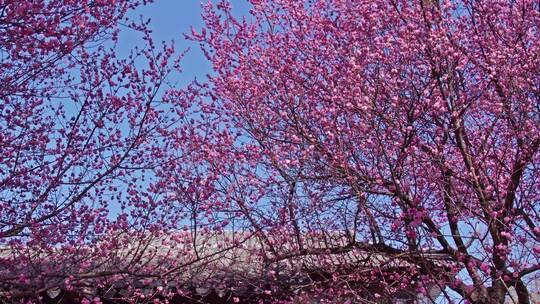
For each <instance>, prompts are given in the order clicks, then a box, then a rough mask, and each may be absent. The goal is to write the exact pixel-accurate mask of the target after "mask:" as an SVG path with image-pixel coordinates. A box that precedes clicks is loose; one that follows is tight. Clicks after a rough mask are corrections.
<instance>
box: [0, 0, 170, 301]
mask: <svg viewBox="0 0 540 304" xmlns="http://www.w3.org/2000/svg"><path fill="white" fill-rule="evenodd" d="M143 2H144V3H146V2H147V1H138V0H118V1H100V0H92V1H84V0H83V1H80V0H77V1H65V0H58V1H57V0H50V1H25V0H2V1H0V58H1V61H0V150H1V154H0V301H2V300H6V301H8V302H12V301H15V299H16V298H19V299H24V298H28V299H34V300H36V299H37V298H38V296H40V295H41V294H42V293H43V292H44V291H46V290H49V289H51V288H53V289H54V288H62V289H65V290H71V289H76V288H78V290H79V291H81V290H82V292H83V295H84V293H85V292H87V293H88V294H89V295H90V296H92V295H93V294H96V292H95V290H96V288H102V287H106V286H107V285H106V284H105V283H106V282H105V283H100V282H99V281H92V282H89V281H84V279H88V278H96V279H98V278H108V279H111V277H113V276H117V277H116V278H115V280H116V281H118V280H119V278H118V276H120V277H122V276H126V275H131V274H133V273H136V274H138V275H141V276H144V275H145V274H146V273H150V272H152V271H154V270H152V269H149V267H147V265H143V264H141V263H138V261H140V260H141V256H142V255H143V252H145V249H146V247H145V246H147V245H145V244H148V242H149V240H150V239H151V238H152V235H153V234H152V233H156V232H158V231H164V230H165V229H167V227H170V226H171V225H173V224H174V216H172V215H169V216H168V217H167V219H165V215H164V213H163V212H164V210H165V209H166V206H165V205H164V204H160V203H159V202H160V200H161V198H162V195H163V193H161V192H160V189H159V186H158V185H157V184H156V181H155V180H153V182H152V181H149V180H148V178H149V177H151V176H155V173H154V171H155V170H156V168H159V167H160V166H161V165H162V164H163V163H164V162H166V161H167V160H170V159H172V158H173V156H172V154H167V153H165V151H169V150H172V148H171V146H170V145H171V144H172V143H171V141H169V140H167V136H168V132H169V131H170V130H171V125H172V124H173V123H174V122H175V121H176V120H178V116H177V115H176V116H175V115H171V114H170V112H171V111H170V108H171V104H170V103H167V102H166V101H163V100H160V98H158V97H159V96H160V94H161V93H160V88H162V87H163V86H164V85H165V80H166V78H167V75H168V74H169V73H170V72H172V71H175V70H178V61H177V59H176V58H177V57H178V55H177V54H175V51H174V49H173V47H172V45H166V44H163V46H159V45H157V46H156V45H154V43H153V42H152V40H151V39H150V31H149V30H148V27H147V23H145V22H132V21H130V20H128V19H127V18H126V13H127V12H128V11H129V10H131V9H133V8H135V7H137V6H139V5H141V4H143ZM120 26H124V27H125V28H126V30H129V28H131V30H134V31H138V32H139V33H140V34H141V36H142V37H143V39H144V45H142V47H139V48H135V49H133V50H132V52H131V54H130V55H128V56H126V58H119V57H118V56H117V53H116V51H115V49H114V48H115V46H116V44H117V38H118V34H119V29H120ZM169 156H170V158H169ZM174 157H177V156H174ZM127 257H130V259H128V258H127ZM145 267H146V268H145ZM152 273H153V272H152ZM100 284H101V285H100ZM103 284H104V285H103ZM84 288H86V289H84ZM90 298H92V297H90ZM81 300H82V298H81Z"/></svg>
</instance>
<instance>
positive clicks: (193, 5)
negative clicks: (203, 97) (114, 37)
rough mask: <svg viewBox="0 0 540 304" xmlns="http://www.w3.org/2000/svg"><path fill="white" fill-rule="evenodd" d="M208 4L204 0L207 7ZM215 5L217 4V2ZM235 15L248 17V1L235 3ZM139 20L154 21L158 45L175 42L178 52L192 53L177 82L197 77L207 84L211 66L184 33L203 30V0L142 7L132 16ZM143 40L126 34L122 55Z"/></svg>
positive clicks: (165, 0) (162, 0)
mask: <svg viewBox="0 0 540 304" xmlns="http://www.w3.org/2000/svg"><path fill="white" fill-rule="evenodd" d="M207 1H208V0H203V2H204V3H206V2H207ZM212 2H214V3H215V2H217V1H216V0H213V1H212ZM231 3H232V6H233V12H234V13H235V15H238V16H240V15H247V14H248V11H249V7H250V4H249V3H248V2H247V0H231ZM130 15H131V16H132V17H135V18H136V19H137V18H138V16H139V15H142V16H143V17H144V18H150V19H151V24H150V27H151V29H152V31H153V35H152V37H153V39H154V41H155V42H156V43H158V42H160V41H162V40H165V41H171V40H175V42H176V48H177V50H178V51H183V50H186V49H188V48H189V49H190V51H189V52H188V53H187V54H186V56H185V57H184V60H183V61H182V70H183V73H182V74H181V75H175V76H174V77H175V79H174V80H175V81H179V84H181V85H185V84H187V83H189V82H191V81H192V80H193V79H194V78H195V77H197V78H198V79H199V80H203V79H204V77H205V75H206V74H208V73H209V72H210V65H209V64H208V62H207V61H206V59H205V58H204V56H203V54H202V52H201V51H200V48H199V46H198V45H197V44H195V43H192V42H190V41H186V40H185V39H184V37H183V33H190V32H191V27H192V26H194V27H195V28H196V29H200V28H201V27H202V26H203V22H202V18H201V0H154V3H151V4H148V5H146V6H144V7H140V8H138V9H136V10H135V11H132V12H131V14H130ZM140 43H141V40H140V36H138V35H136V34H135V33H133V32H128V31H124V32H123V33H122V35H121V36H120V49H119V51H120V53H123V51H126V52H127V51H128V50H129V49H131V48H132V47H133V46H135V45H137V44H140Z"/></svg>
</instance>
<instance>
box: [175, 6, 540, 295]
mask: <svg viewBox="0 0 540 304" xmlns="http://www.w3.org/2000/svg"><path fill="white" fill-rule="evenodd" d="M250 2H251V4H252V5H253V8H252V10H251V16H250V17H249V18H247V19H246V18H244V19H238V18H235V17H234V16H233V14H232V10H231V7H230V4H229V3H228V2H226V1H221V2H219V3H218V4H217V6H212V5H207V6H206V10H205V14H204V18H205V21H206V27H205V28H204V30H203V31H199V32H197V31H194V32H193V34H192V35H191V38H192V39H193V40H195V41H198V42H200V43H201V45H202V47H203V49H204V51H205V53H206V55H207V57H208V59H209V60H210V61H211V62H212V64H213V69H214V72H215V74H214V75H212V76H210V78H209V79H210V81H209V84H204V85H201V86H200V91H201V92H203V93H202V94H203V96H204V97H202V98H200V100H199V101H198V103H197V104H195V103H194V104H191V106H192V109H193V114H192V115H193V117H195V116H196V117H197V118H198V119H197V121H198V123H197V125H196V126H195V125H194V126H193V129H192V131H191V132H192V134H198V135H199V139H197V140H194V141H193V144H194V146H193V147H192V151H200V155H201V158H200V161H201V165H200V166H199V167H198V168H199V171H204V173H203V175H205V177H204V178H202V179H200V180H199V181H200V185H205V189H211V191H210V193H209V194H208V195H206V196H204V197H202V199H201V200H200V202H201V203H200V204H201V206H202V208H203V212H206V214H209V215H211V216H207V218H211V221H219V222H221V223H222V224H223V226H224V227H228V228H226V229H233V228H234V229H246V230H250V231H254V232H256V233H257V235H258V237H259V238H260V240H261V243H262V244H263V245H261V246H263V247H264V248H265V250H264V251H263V252H257V254H258V255H260V256H261V257H262V258H263V259H264V260H265V261H266V262H267V263H269V264H270V263H277V262H279V261H286V260H289V261H290V260H291V259H295V258H298V259H299V258H307V257H321V256H324V257H325V259H326V260H325V261H327V262H328V261H329V262H331V260H328V255H329V254H337V253H343V252H352V251H355V250H362V251H364V252H369V253H373V254H377V255H378V256H384V257H386V258H387V259H389V260H394V261H397V260H398V259H402V260H404V261H406V263H404V264H400V265H403V267H404V268H406V269H407V270H406V271H405V272H403V271H402V272H392V271H390V270H383V269H381V268H380V267H372V268H371V269H369V268H368V271H367V272H366V271H364V270H362V271H360V270H361V269H360V268H355V269H353V271H348V272H347V271H343V269H341V268H339V267H337V266H338V265H337V264H336V263H330V265H328V266H327V269H328V273H326V274H325V275H326V278H327V281H328V282H331V284H329V285H326V286H323V285H320V284H319V285H317V284H315V283H314V284H312V285H310V287H309V288H311V291H312V292H315V293H316V294H317V293H318V296H319V297H320V298H321V299H324V298H325V295H326V296H328V295H331V299H335V298H336V296H338V295H342V296H343V297H344V298H348V299H355V298H357V297H358V298H363V299H372V300H373V301H376V300H377V298H382V297H387V296H391V295H392V294H396V293H398V292H399V289H400V288H403V287H405V286H409V287H413V288H414V289H415V290H416V292H418V293H419V294H424V295H428V294H429V292H430V290H432V289H433V288H439V290H442V294H441V297H443V298H445V299H447V300H448V301H465V302H469V303H503V302H504V301H505V299H507V298H508V297H510V296H511V297H512V300H514V301H515V302H516V303H531V301H532V300H531V294H532V291H531V288H532V287H531V286H532V283H531V282H534V281H535V280H538V279H539V275H540V272H539V269H540V266H539V265H540V264H539V259H540V239H539V238H540V227H538V224H539V221H540V217H539V216H540V213H539V212H540V204H539V200H540V197H539V193H540V171H539V169H540V168H539V166H540V153H539V152H538V149H539V145H540V137H539V134H540V129H539V126H540V87H539V84H540V78H539V76H540V58H539V54H540V6H539V5H540V4H539V3H538V1H532V0H521V1H509V0H494V1H468V0H459V1H458V0H453V1H449V0H446V1H402V0H376V1H374V0H369V1H348V0H319V1H289V0H275V1H271V0H257V1H255V0H252V1H250ZM192 139H194V138H192ZM197 147H200V148H197ZM177 189H179V188H177ZM190 191H191V190H190ZM191 193H193V191H191V192H189V191H187V190H186V191H183V192H182V193H180V194H182V195H184V197H185V196H187V195H191ZM198 197H199V198H201V196H198ZM204 202H206V203H204ZM218 214H219V215H220V216H219V217H218ZM240 227H242V228H240ZM314 236H316V239H317V240H318V241H317V242H313V241H312V240H313V238H314ZM434 255H441V256H444V257H445V259H446V260H445V262H444V265H446V266H445V267H447V268H445V271H441V267H440V265H441V264H440V263H439V264H438V263H437V262H434V261H433V256H434ZM388 263H390V262H388ZM334 266H335V267H334ZM403 273H407V274H410V275H411V276H407V275H403ZM359 281H360V282H370V281H371V282H373V281H377V282H379V285H378V287H377V289H376V291H373V290H368V289H360V287H359V286H361V285H362V284H357V283H358V282H359ZM364 286H366V284H364ZM271 293H272V290H271V289H269V291H268V294H271ZM366 301H367V300H366Z"/></svg>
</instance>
